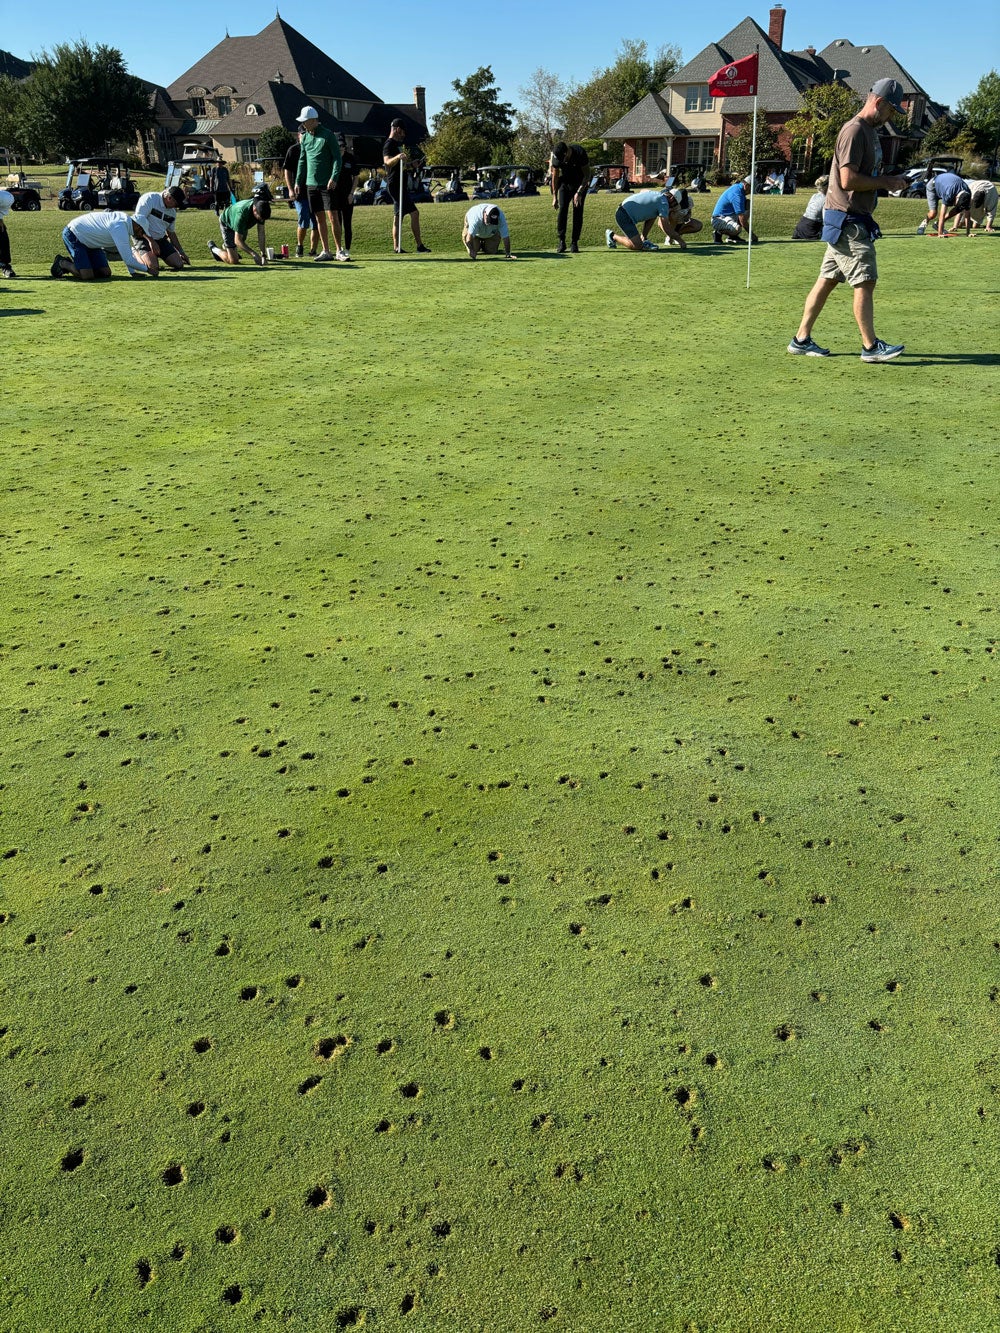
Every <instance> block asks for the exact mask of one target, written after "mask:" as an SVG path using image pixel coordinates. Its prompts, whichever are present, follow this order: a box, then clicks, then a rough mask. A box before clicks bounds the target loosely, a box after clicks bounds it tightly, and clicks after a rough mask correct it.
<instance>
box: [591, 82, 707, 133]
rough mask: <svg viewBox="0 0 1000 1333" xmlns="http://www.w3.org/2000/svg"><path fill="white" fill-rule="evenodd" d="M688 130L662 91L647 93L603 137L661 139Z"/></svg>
mask: <svg viewBox="0 0 1000 1333" xmlns="http://www.w3.org/2000/svg"><path fill="white" fill-rule="evenodd" d="M687 133H688V130H687V127H686V126H685V125H682V124H681V123H680V121H679V120H676V119H675V118H674V117H673V116H672V115H671V114H670V103H669V102H668V101H667V99H666V98H665V97H664V96H663V94H662V93H647V94H646V96H645V97H644V98H643V99H642V101H641V102H638V103H637V104H636V105H635V106H634V107H632V109H631V110H630V111H626V112H625V114H624V116H622V118H621V119H620V120H616V121H615V123H614V124H613V125H612V126H610V127H609V128H608V129H606V130H605V131H604V133H603V134H602V135H601V138H602V139H661V138H668V139H669V138H671V137H672V136H674V135H677V134H687Z"/></svg>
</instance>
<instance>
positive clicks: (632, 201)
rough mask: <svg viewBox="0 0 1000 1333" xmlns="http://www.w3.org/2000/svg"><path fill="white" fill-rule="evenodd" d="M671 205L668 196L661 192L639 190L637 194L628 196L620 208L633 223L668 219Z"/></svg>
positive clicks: (671, 201)
mask: <svg viewBox="0 0 1000 1333" xmlns="http://www.w3.org/2000/svg"><path fill="white" fill-rule="evenodd" d="M672 203H673V200H672V199H671V198H670V196H669V194H664V193H663V191H662V190H640V192H639V193H638V194H630V195H629V197H628V198H627V199H626V200H625V202H624V203H623V204H622V208H624V210H625V212H626V213H627V214H628V215H629V217H630V218H631V219H632V221H633V222H648V221H649V220H650V219H651V218H666V217H669V216H670V205H671V204H672Z"/></svg>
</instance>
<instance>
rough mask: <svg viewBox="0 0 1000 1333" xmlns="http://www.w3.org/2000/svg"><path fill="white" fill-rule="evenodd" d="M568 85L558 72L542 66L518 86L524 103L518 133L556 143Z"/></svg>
mask: <svg viewBox="0 0 1000 1333" xmlns="http://www.w3.org/2000/svg"><path fill="white" fill-rule="evenodd" d="M566 91H567V90H566V85H565V84H564V83H563V81H562V79H560V78H559V76H558V75H557V74H552V73H550V72H549V70H547V69H542V68H541V66H539V67H538V69H536V70H535V71H534V73H533V74H532V75H531V78H530V79H529V80H528V82H527V83H526V84H524V85H523V86H522V87H521V88H519V89H518V92H520V94H521V106H520V107H519V108H518V111H517V128H518V134H523V135H525V136H533V137H537V138H542V139H547V140H548V142H549V143H550V144H552V143H554V142H555V135H556V132H557V129H558V127H559V126H561V125H562V117H561V115H560V111H561V108H562V103H563V99H564V98H565V96H566Z"/></svg>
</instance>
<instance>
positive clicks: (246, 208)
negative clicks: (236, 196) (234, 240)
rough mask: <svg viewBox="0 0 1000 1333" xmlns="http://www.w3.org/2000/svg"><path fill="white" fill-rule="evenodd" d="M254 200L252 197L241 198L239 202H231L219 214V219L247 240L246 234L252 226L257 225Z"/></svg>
mask: <svg viewBox="0 0 1000 1333" xmlns="http://www.w3.org/2000/svg"><path fill="white" fill-rule="evenodd" d="M253 206H254V201H253V200H252V199H241V200H240V201H239V203H236V204H230V205H229V207H228V208H224V209H223V210H222V212H221V213H220V214H219V221H220V222H222V223H223V224H224V225H225V226H227V227H230V228H232V230H233V231H234V232H235V233H236V235H237V236H242V237H243V239H244V240H246V234H247V232H248V231H249V230H250V228H251V227H253V226H255V225H256V223H257V219H256V218H255V217H254V215H253Z"/></svg>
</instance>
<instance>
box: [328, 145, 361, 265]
mask: <svg viewBox="0 0 1000 1333" xmlns="http://www.w3.org/2000/svg"><path fill="white" fill-rule="evenodd" d="M337 138H338V139H339V141H340V175H339V176H338V177H337V184H336V185H335V186H334V187H333V189H332V190H331V192H330V207H331V208H332V209H333V239H334V242H335V244H336V247H337V253H336V255H335V256H334V258H336V259H339V260H341V262H344V261H345V260H348V259H350V257H351V239H352V236H353V227H352V226H351V220H352V218H353V216H354V204H353V203H352V202H351V200H352V198H353V195H354V177H355V176H356V175H357V174H358V163H357V159H356V158H355V156H354V154H353V153H352V152H351V150H350V149H349V148H348V146H347V140H346V139H345V138H344V136H343V135H342V134H341V133H340V132H339V131H338V133H337Z"/></svg>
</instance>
